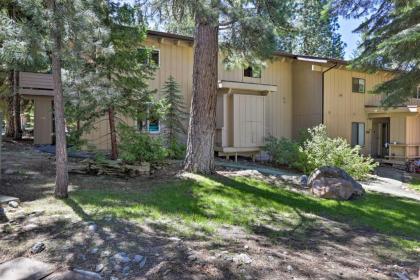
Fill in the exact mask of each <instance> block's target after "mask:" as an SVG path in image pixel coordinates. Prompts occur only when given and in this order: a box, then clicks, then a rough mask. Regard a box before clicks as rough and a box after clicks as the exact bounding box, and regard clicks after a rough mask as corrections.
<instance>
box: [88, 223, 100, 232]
mask: <svg viewBox="0 0 420 280" xmlns="http://www.w3.org/2000/svg"><path fill="white" fill-rule="evenodd" d="M97 229H98V226H97V225H96V224H90V225H89V226H88V230H90V231H96V230H97Z"/></svg>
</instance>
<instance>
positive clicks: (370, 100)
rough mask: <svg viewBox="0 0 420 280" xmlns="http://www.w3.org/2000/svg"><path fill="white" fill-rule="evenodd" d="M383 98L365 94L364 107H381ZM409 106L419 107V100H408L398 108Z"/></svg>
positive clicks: (378, 95)
mask: <svg viewBox="0 0 420 280" xmlns="http://www.w3.org/2000/svg"><path fill="white" fill-rule="evenodd" d="M382 100H383V96H382V95H381V94H366V97H365V106H378V107H380V106H381V105H382ZM409 105H417V106H420V98H415V97H414V98H410V99H409V100H408V101H407V102H405V103H404V104H400V105H399V106H409Z"/></svg>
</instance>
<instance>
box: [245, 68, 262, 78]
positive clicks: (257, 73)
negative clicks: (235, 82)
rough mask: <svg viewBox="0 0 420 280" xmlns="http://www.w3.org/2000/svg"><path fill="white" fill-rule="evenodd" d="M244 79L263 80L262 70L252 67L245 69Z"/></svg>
mask: <svg viewBox="0 0 420 280" xmlns="http://www.w3.org/2000/svg"><path fill="white" fill-rule="evenodd" d="M244 77H250V78H261V68H259V69H258V68H252V67H251V66H250V67H248V68H246V69H244Z"/></svg>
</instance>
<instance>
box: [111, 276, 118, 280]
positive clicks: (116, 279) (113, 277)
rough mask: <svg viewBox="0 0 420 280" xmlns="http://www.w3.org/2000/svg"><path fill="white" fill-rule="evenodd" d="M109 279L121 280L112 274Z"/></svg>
mask: <svg viewBox="0 0 420 280" xmlns="http://www.w3.org/2000/svg"><path fill="white" fill-rule="evenodd" d="M109 280H119V279H118V278H117V277H115V276H111V278H109Z"/></svg>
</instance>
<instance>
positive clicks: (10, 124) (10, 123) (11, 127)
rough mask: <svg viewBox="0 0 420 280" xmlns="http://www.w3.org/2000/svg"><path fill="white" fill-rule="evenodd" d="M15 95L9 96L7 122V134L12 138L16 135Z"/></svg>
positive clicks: (10, 78)
mask: <svg viewBox="0 0 420 280" xmlns="http://www.w3.org/2000/svg"><path fill="white" fill-rule="evenodd" d="M9 82H10V86H11V87H12V86H13V71H12V72H11V73H10V76H9ZM13 100H14V98H13V95H9V96H7V100H6V101H7V115H8V118H7V124H6V136H7V137H9V138H12V137H14V136H15V108H14V106H13Z"/></svg>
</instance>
